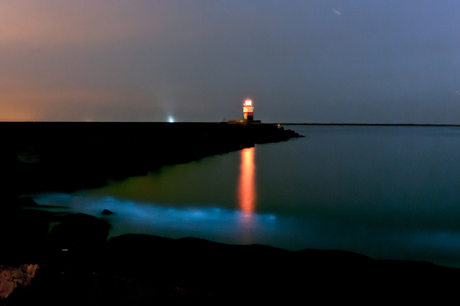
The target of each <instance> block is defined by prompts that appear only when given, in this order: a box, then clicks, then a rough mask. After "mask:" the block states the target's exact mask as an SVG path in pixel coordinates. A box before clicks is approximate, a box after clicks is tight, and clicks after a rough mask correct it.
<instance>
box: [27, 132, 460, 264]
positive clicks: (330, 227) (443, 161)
mask: <svg viewBox="0 0 460 306" xmlns="http://www.w3.org/2000/svg"><path fill="white" fill-rule="evenodd" d="M292 129H293V130H295V131H296V132H299V133H300V134H303V135H305V136H306V137H305V138H300V139H291V140H289V141H287V142H281V143H272V144H263V145H256V147H254V148H248V149H244V150H241V151H237V152H231V153H228V154H224V155H218V156H212V157H208V158H204V159H202V160H200V161H197V162H191V163H187V164H180V165H176V166H167V167H163V168H161V169H160V170H159V171H156V172H152V173H149V175H147V176H142V177H132V178H128V179H126V180H123V181H118V182H110V184H109V185H108V186H106V187H103V188H98V189H92V190H84V191H81V192H77V193H74V194H70V195H69V194H40V195H35V196H34V199H35V200H36V201H37V203H39V204H46V205H55V206H60V207H62V208H61V210H62V209H64V210H69V211H71V212H82V213H87V214H91V215H95V216H100V213H101V211H102V210H104V209H109V210H111V211H113V212H115V213H116V215H110V216H104V218H106V219H107V220H108V221H109V222H110V223H111V224H112V229H111V233H110V235H111V236H118V235H121V234H125V233H145V234H152V235H160V236H166V237H171V238H180V237H188V236H193V237H199V238H204V239H209V240H213V241H218V242H224V243H235V244H252V243H259V244H267V245H272V246H276V247H282V248H286V249H290V250H299V249H303V248H319V249H342V250H349V251H354V252H358V253H361V254H365V255H368V256H371V257H373V258H378V259H409V260H428V261H432V262H434V263H436V264H441V265H449V266H456V267H460V222H459V221H460V161H459V158H458V155H459V153H458V152H460V128H457V127H407V126H406V127H404V126H399V127H396V126H393V127H391V126H380V127H379V126H294V127H292Z"/></svg>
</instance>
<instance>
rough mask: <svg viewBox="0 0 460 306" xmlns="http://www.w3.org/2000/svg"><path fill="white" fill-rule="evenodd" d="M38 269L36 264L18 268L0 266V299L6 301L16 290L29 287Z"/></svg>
mask: <svg viewBox="0 0 460 306" xmlns="http://www.w3.org/2000/svg"><path fill="white" fill-rule="evenodd" d="M38 268H39V266H38V265H37V264H25V265H22V266H20V267H19V268H16V267H11V266H0V299H6V298H7V297H9V296H10V295H11V294H12V293H13V292H14V291H15V290H17V288H21V289H23V288H26V287H27V286H29V285H30V284H31V281H32V279H33V278H34V277H35V272H36V271H37V270H38Z"/></svg>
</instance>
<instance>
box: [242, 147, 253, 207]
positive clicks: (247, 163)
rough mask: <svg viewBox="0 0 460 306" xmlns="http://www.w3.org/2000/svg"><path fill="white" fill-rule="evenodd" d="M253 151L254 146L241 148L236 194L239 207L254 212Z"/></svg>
mask: <svg viewBox="0 0 460 306" xmlns="http://www.w3.org/2000/svg"><path fill="white" fill-rule="evenodd" d="M254 153H255V148H254V147H252V148H246V149H243V150H241V165H240V179H239V185H238V196H239V203H240V209H241V210H242V211H243V212H246V213H253V212H254V206H255V202H256V186H255V185H256V184H255V164H254Z"/></svg>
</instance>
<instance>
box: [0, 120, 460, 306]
mask: <svg viewBox="0 0 460 306" xmlns="http://www.w3.org/2000/svg"><path fill="white" fill-rule="evenodd" d="M0 130H1V131H2V135H4V137H2V140H1V141H2V148H3V149H2V150H1V152H0V166H1V169H2V172H1V173H0V175H1V186H2V195H1V196H2V197H1V199H0V200H1V202H0V241H1V252H0V305H23V304H32V303H34V304H36V303H39V304H40V303H42V302H43V303H45V304H47V305H50V304H51V305H82V304H85V305H86V304H88V305H147V304H152V303H154V302H156V301H170V300H179V301H180V300H184V299H187V300H189V299H197V300H208V301H214V302H217V303H221V302H222V301H224V300H228V299H243V298H248V297H250V298H253V299H255V300H258V301H260V300H263V301H269V300H270V301H271V300H272V299H273V298H280V299H282V300H283V301H297V299H299V298H302V300H305V299H306V298H307V299H309V300H310V299H311V300H312V301H316V300H318V299H320V300H321V301H324V300H331V299H338V300H343V299H347V298H348V299H354V300H356V299H365V300H367V296H368V295H372V299H373V300H374V299H377V298H378V299H380V298H379V297H389V296H394V297H396V296H398V295H400V294H405V295H406V296H412V299H414V298H415V297H416V296H417V297H424V296H426V295H430V294H433V293H436V294H438V293H439V292H440V291H442V292H443V293H444V294H447V293H449V292H450V288H451V285H456V283H457V282H458V279H459V276H460V271H459V270H458V269H453V268H446V267H439V266H435V265H433V264H431V263H428V262H409V261H382V260H373V259H371V258H369V257H367V256H363V255H359V254H354V253H351V252H345V251H334V250H312V249H306V250H302V251H297V252H292V251H287V250H282V249H278V248H273V247H268V246H262V245H250V246H241V245H226V244H221V243H215V242H211V241H206V240H202V239H196V238H183V239H168V238H163V237H155V236H148V235H123V236H119V237H114V238H111V239H109V240H108V241H107V237H108V231H109V228H110V225H109V224H107V223H106V222H104V221H102V220H101V219H99V218H96V217H94V216H89V215H84V214H69V215H59V214H55V213H51V212H47V211H43V210H39V209H36V208H38V205H37V204H36V203H35V202H34V201H33V200H32V199H30V198H27V197H19V196H22V195H25V194H30V193H36V192H45V191H74V190H78V189H82V188H90V187H96V186H102V185H104V184H106V182H107V180H108V179H121V178H125V177H128V176H133V175H145V174H147V172H148V171H149V170H155V169H158V168H159V167H161V166H163V165H167V164H176V163H183V162H188V161H191V160H196V159H200V158H202V157H205V156H209V155H213V154H221V153H225V152H229V151H233V150H239V149H242V148H244V147H248V146H253V145H254V144H255V143H264V142H274V141H283V140H287V139H289V138H292V137H298V136H299V135H298V134H296V133H295V132H293V131H289V130H284V129H283V128H282V127H280V126H278V125H276V124H226V123H174V124H170V123H45V122H41V123H33V122H28V123H0ZM110 214H111V212H109V211H101V216H102V215H110ZM51 222H59V224H57V225H55V226H54V227H53V228H52V230H51V231H50V230H49V228H50V223H51ZM14 286H16V288H13V287H14ZM10 289H11V290H10ZM13 289H14V290H13ZM9 290H10V291H9ZM2 298H3V299H2Z"/></svg>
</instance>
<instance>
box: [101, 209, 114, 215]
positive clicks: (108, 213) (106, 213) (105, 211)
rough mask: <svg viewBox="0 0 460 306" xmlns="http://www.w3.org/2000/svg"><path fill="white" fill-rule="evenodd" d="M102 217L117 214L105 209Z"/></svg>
mask: <svg viewBox="0 0 460 306" xmlns="http://www.w3.org/2000/svg"><path fill="white" fill-rule="evenodd" d="M101 214H102V215H116V213H114V212H113V211H110V210H108V209H104V210H103V211H102V212H101Z"/></svg>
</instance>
